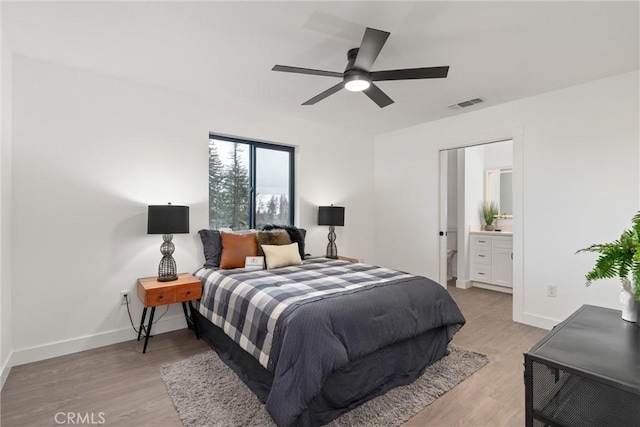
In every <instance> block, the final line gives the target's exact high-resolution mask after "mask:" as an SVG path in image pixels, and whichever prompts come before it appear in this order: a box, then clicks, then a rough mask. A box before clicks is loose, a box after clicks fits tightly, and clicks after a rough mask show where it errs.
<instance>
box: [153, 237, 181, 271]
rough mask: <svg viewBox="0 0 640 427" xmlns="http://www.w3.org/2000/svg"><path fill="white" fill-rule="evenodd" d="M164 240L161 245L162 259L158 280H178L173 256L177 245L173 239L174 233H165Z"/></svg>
mask: <svg viewBox="0 0 640 427" xmlns="http://www.w3.org/2000/svg"><path fill="white" fill-rule="evenodd" d="M162 240H163V242H162V245H160V253H161V254H162V259H161V260H160V265H159V266H158V282H171V281H172V280H178V273H177V267H176V261H175V260H174V259H173V257H172V256H171V255H172V254H173V251H174V250H175V246H174V245H173V242H172V241H171V240H173V234H163V235H162Z"/></svg>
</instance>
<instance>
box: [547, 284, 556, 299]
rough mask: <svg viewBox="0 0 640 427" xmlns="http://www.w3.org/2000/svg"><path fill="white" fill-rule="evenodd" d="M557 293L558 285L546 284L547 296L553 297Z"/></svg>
mask: <svg viewBox="0 0 640 427" xmlns="http://www.w3.org/2000/svg"><path fill="white" fill-rule="evenodd" d="M557 295H558V287H557V286H556V285H549V286H547V296H548V297H551V298H555V297H556V296H557Z"/></svg>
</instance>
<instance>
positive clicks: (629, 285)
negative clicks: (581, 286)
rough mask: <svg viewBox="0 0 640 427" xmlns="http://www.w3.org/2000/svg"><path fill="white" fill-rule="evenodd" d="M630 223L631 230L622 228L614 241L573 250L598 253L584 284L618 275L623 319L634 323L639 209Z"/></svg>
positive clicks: (639, 302)
mask: <svg viewBox="0 0 640 427" xmlns="http://www.w3.org/2000/svg"><path fill="white" fill-rule="evenodd" d="M631 222H632V227H631V229H629V230H624V231H623V232H622V235H621V236H620V237H619V238H618V239H617V240H614V241H613V242H611V243H600V244H594V245H591V246H589V247H587V248H584V249H580V250H579V251H578V252H576V253H579V252H596V253H599V254H600V256H599V257H598V259H597V260H596V265H595V266H594V267H593V269H592V270H591V271H589V272H588V273H587V274H586V275H585V278H586V279H587V286H589V285H591V283H592V282H593V281H594V280H598V279H612V278H615V277H619V278H620V281H621V282H622V294H621V296H620V302H621V303H622V318H623V319H624V320H627V321H630V322H637V321H638V309H639V306H640V212H637V213H636V214H635V216H634V217H633V219H632V220H631ZM629 278H631V280H629Z"/></svg>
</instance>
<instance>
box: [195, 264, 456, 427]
mask: <svg viewBox="0 0 640 427" xmlns="http://www.w3.org/2000/svg"><path fill="white" fill-rule="evenodd" d="M317 262H318V261H316V262H314V263H312V264H317ZM327 264H328V265H327V267H326V268H327V269H329V270H333V272H334V273H335V272H336V271H339V270H340V269H345V270H348V271H347V273H345V274H341V276H348V275H352V276H353V277H354V278H356V279H354V280H355V281H357V280H358V279H357V277H358V276H362V275H363V274H366V271H367V269H368V268H369V267H371V268H372V269H375V268H378V267H374V266H366V265H363V264H348V263H341V262H340V261H328V263H327ZM317 267H318V266H317V265H312V266H311V267H306V268H310V269H314V274H315V270H316V269H317ZM300 268H302V269H304V268H305V267H304V266H301V267H300ZM283 270H284V269H283ZM285 273H286V272H285ZM395 273H398V274H397V277H398V278H394V277H392V276H389V277H386V278H385V279H383V280H378V281H374V282H373V283H366V284H365V285H364V286H352V287H350V286H343V289H341V290H340V292H331V293H321V294H320V295H318V296H313V297H307V298H302V299H296V300H293V302H292V303H290V304H287V306H286V308H285V309H284V310H283V311H282V313H281V314H280V315H279V316H278V318H277V321H276V322H275V324H273V326H274V327H273V331H271V334H272V335H273V336H272V337H271V339H270V341H271V345H270V349H269V354H270V360H269V363H268V366H269V367H270V368H271V369H269V370H270V371H272V372H273V384H272V387H271V391H270V393H269V397H268V399H267V402H266V407H267V410H268V411H269V413H270V414H271V416H272V417H273V419H274V421H275V422H276V424H277V425H278V426H289V425H293V424H295V423H296V420H297V419H298V417H299V416H300V414H301V413H302V412H303V411H304V410H305V409H306V408H307V406H308V405H309V403H310V402H311V400H312V399H313V398H314V397H315V396H316V395H317V394H318V393H319V392H320V389H321V388H322V385H323V384H324V382H325V380H326V379H327V378H328V377H329V376H330V375H331V374H332V373H333V372H335V371H336V370H338V369H340V368H341V367H343V366H345V365H347V363H349V362H350V361H352V360H355V359H358V358H360V357H362V356H364V355H367V354H370V353H372V352H374V351H376V350H378V349H381V348H383V347H386V346H388V345H390V344H393V343H396V342H399V341H403V340H406V339H409V338H413V337H415V336H417V335H420V334H422V333H424V332H426V331H429V330H431V329H434V328H444V329H445V330H446V335H445V336H446V339H447V341H449V340H450V339H451V338H452V337H453V335H454V334H455V333H456V332H457V331H458V330H459V329H460V328H461V327H462V325H463V324H464V322H465V320H464V317H463V316H462V313H461V312H460V310H459V309H458V306H457V305H456V304H455V302H454V301H453V300H452V298H451V297H450V295H449V294H448V292H447V291H446V290H445V289H444V288H443V287H442V286H440V285H438V284H437V283H435V282H433V281H431V280H429V279H426V278H424V277H419V276H413V275H409V274H406V273H400V272H395ZM222 274H223V275H225V276H228V275H232V274H231V273H222ZM240 274H241V273H240ZM196 275H198V276H199V277H201V278H202V279H204V280H203V282H204V283H205V292H204V293H203V299H202V301H201V305H200V311H201V313H203V314H205V313H207V312H208V313H207V314H211V310H212V309H213V306H214V305H215V304H218V305H220V307H223V308H225V309H226V310H227V311H229V312H230V313H229V314H230V317H233V316H235V317H237V310H229V309H228V307H229V304H227V303H223V304H220V298H218V300H217V303H214V302H212V301H207V299H208V298H206V295H205V294H210V295H215V293H216V292H215V291H213V290H212V289H207V282H211V281H212V280H211V279H212V278H211V277H210V276H216V275H217V273H216V274H215V275H214V274H212V273H211V270H208V271H199V272H197V273H196ZM333 275H335V274H333V273H331V274H329V276H333ZM275 277H276V279H274V280H276V281H280V282H282V280H283V279H282V277H279V278H278V277H277V276H275ZM332 280H336V279H335V278H334V279H332ZM360 280H362V279H360ZM221 281H222V282H228V281H229V279H228V278H227V279H225V280H221ZM259 281H260V282H263V281H264V279H262V278H261V279H259ZM242 286H244V285H242ZM220 294H221V292H220V291H219V290H218V295H220ZM255 298H258V297H256V296H254V297H253V298H251V297H250V298H247V299H248V300H251V299H255ZM209 299H213V297H211V298H209ZM232 300H233V301H235V297H230V298H229V301H232ZM207 304H208V306H209V309H207ZM219 317H221V316H217V321H218V322H220V319H219ZM213 323H214V324H216V322H215V321H214V322H213ZM267 323H268V322H267ZM218 326H220V327H221V328H223V329H224V326H223V325H218ZM227 329H228V325H227ZM240 329H245V330H247V331H252V330H255V329H256V327H251V328H247V326H246V325H244V321H243V322H242V328H240ZM225 332H227V331H226V330H225ZM227 334H228V335H230V336H231V337H232V338H234V337H233V335H232V334H229V333H228V332H227ZM240 335H241V334H240ZM249 335H250V334H249V333H248V332H247V334H246V336H249ZM253 335H255V333H254V334H253ZM234 339H235V338H234ZM236 341H237V342H238V343H240V341H244V342H245V344H246V341H247V339H246V337H245V338H244V339H243V338H242V337H241V336H240V337H239V338H238V339H236ZM263 364H264V363H263Z"/></svg>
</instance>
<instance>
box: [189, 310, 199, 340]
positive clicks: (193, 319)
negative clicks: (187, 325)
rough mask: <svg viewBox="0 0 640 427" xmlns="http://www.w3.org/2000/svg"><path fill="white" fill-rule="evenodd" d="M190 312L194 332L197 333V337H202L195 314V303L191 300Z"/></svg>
mask: <svg viewBox="0 0 640 427" xmlns="http://www.w3.org/2000/svg"><path fill="white" fill-rule="evenodd" d="M189 312H190V313H191V324H192V326H193V332H195V333H196V339H200V333H199V332H198V325H196V317H195V315H194V314H193V305H192V304H191V300H189Z"/></svg>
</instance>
